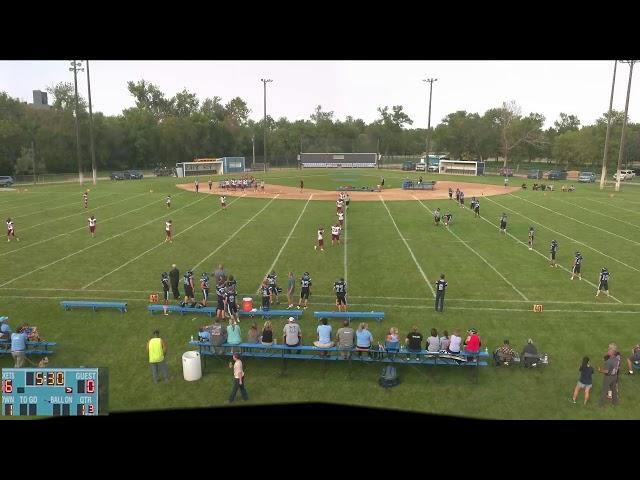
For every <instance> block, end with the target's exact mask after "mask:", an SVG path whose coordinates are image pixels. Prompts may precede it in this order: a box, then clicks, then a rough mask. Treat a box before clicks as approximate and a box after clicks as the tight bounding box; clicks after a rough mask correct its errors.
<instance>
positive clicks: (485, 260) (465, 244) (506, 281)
mask: <svg viewBox="0 0 640 480" xmlns="http://www.w3.org/2000/svg"><path fill="white" fill-rule="evenodd" d="M411 196H412V197H413V198H414V199H416V200H418V198H416V197H415V196H413V195H411ZM418 203H419V204H420V205H421V206H422V207H423V208H425V209H426V210H427V211H428V212H429V213H431V214H432V215H433V211H432V210H431V209H430V208H429V207H427V206H426V205H425V204H424V203H422V202H421V201H420V200H418ZM446 230H447V231H448V232H449V233H450V234H451V235H453V236H454V237H456V238H457V239H458V240H459V241H460V242H462V244H463V245H464V246H465V247H467V248H468V249H469V250H471V251H472V252H473V253H475V254H476V255H477V256H478V258H480V260H482V261H483V262H484V263H485V264H486V265H487V266H488V267H489V268H491V270H493V271H494V272H496V273H497V274H498V276H499V277H500V278H501V279H502V280H504V282H505V283H506V284H507V285H509V286H510V287H511V288H512V289H513V290H514V291H515V292H516V293H517V294H518V295H520V297H522V299H523V300H526V301H527V302H528V301H530V300H529V299H528V298H527V296H526V295H525V294H524V293H522V292H521V291H520V290H518V289H517V288H516V286H515V285H514V284H513V283H511V282H510V281H509V280H507V278H506V277H505V276H504V275H502V274H501V273H500V272H499V271H498V270H497V269H496V268H495V267H494V266H493V265H492V264H491V263H490V262H489V261H488V260H487V259H486V258H484V257H483V256H482V255H480V254H479V253H478V252H477V251H476V250H474V249H473V248H472V247H471V246H470V245H468V244H467V243H466V242H465V241H464V240H462V239H461V238H460V237H459V236H458V235H456V234H455V233H454V231H453V230H452V229H451V228H447V229H446Z"/></svg>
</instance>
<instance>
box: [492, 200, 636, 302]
mask: <svg viewBox="0 0 640 480" xmlns="http://www.w3.org/2000/svg"><path fill="white" fill-rule="evenodd" d="M496 203H497V202H496ZM498 205H500V204H498ZM501 206H502V205H501ZM503 208H507V207H503ZM507 210H510V209H507ZM511 211H512V212H515V211H514V210H511ZM515 213H518V212H515ZM518 215H521V214H518ZM480 218H482V220H484V221H485V222H487V223H488V224H489V225H491V226H492V227H494V228H497V229H498V230H500V227H498V226H497V225H494V224H493V223H491V222H490V221H489V220H487V219H486V218H484V217H480ZM525 218H527V217H525ZM529 220H531V219H529ZM531 221H533V220H531ZM534 223H535V222H534ZM538 225H541V224H538ZM542 227H544V225H542ZM544 228H547V227H544ZM547 229H548V228H547ZM548 230H550V229H548ZM551 231H553V230H551ZM506 234H507V235H509V236H510V237H511V238H513V239H514V240H515V241H516V242H518V243H519V244H521V245H522V246H523V247H527V248H529V245H527V244H526V243H524V242H523V241H522V240H520V239H519V238H516V237H514V236H513V235H512V234H511V233H509V232H506ZM560 235H562V234H560ZM532 251H533V252H535V253H536V254H538V255H540V256H541V257H542V258H544V259H545V260H549V258H548V257H547V256H546V255H544V254H543V253H540V252H539V251H538V250H536V249H535V248H534V249H533V250H532ZM557 265H558V266H559V267H560V268H561V269H562V270H564V271H565V272H567V273H571V270H569V269H568V268H567V267H565V266H564V265H561V264H559V263H557ZM583 281H584V282H586V283H587V284H588V285H591V286H592V287H593V288H595V289H597V288H598V286H597V285H596V284H595V283H592V282H590V281H589V280H588V279H586V278H585V279H584V280H583ZM610 297H611V298H612V299H613V300H614V301H615V302H618V303H622V302H621V301H620V300H618V299H617V298H616V297H614V296H613V295H610ZM547 303H550V302H547ZM563 303H571V302H563ZM629 305H630V304H629Z"/></svg>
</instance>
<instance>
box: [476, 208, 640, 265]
mask: <svg viewBox="0 0 640 480" xmlns="http://www.w3.org/2000/svg"><path fill="white" fill-rule="evenodd" d="M484 198H485V199H487V200H488V201H490V202H492V203H495V204H496V205H498V206H499V207H502V208H503V209H504V210H508V211H510V212H513V213H515V214H516V215H520V216H521V217H522V218H526V219H527V220H529V221H530V222H531V223H533V224H535V225H539V226H541V227H542V228H544V229H546V230H549V231H550V232H553V233H555V234H556V235H560V236H561V237H564V238H566V239H568V240H571V241H572V242H575V243H577V244H578V245H582V246H584V247H587V248H588V249H589V250H593V251H594V252H596V253H599V254H600V255H602V256H603V257H607V258H609V259H611V260H613V261H614V262H616V263H619V264H620V265H624V266H625V267H627V268H629V269H631V270H634V271H636V272H640V270H638V269H637V268H635V267H632V266H631V265H627V264H626V263H624V262H623V261H621V260H618V259H617V258H615V257H612V256H610V255H607V254H606V253H604V252H601V251H600V250H597V249H595V248H593V247H591V246H589V245H587V244H586V243H583V242H581V241H579V240H576V239H575V238H572V237H570V236H568V235H565V234H564V233H560V232H557V231H556V230H553V229H552V228H549V227H547V226H546V225H543V224H542V223H540V222H537V221H535V220H533V219H532V218H529V217H527V216H526V215H523V214H522V213H520V212H517V211H515V210H513V209H512V208H509V207H505V206H504V205H502V204H501V203H498V202H496V201H495V200H492V199H491V198H489V197H484Z"/></svg>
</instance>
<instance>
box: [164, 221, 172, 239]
mask: <svg viewBox="0 0 640 480" xmlns="http://www.w3.org/2000/svg"><path fill="white" fill-rule="evenodd" d="M172 227H173V225H172V223H171V220H167V221H166V222H164V236H165V238H164V243H167V242H169V243H173V239H172V238H171V228H172Z"/></svg>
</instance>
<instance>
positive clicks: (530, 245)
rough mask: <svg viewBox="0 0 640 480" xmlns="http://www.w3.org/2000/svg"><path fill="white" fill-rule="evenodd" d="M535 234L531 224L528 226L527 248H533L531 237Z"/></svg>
mask: <svg viewBox="0 0 640 480" xmlns="http://www.w3.org/2000/svg"><path fill="white" fill-rule="evenodd" d="M535 235H536V232H535V231H534V230H533V226H531V227H529V240H528V243H529V250H533V239H534V237H535Z"/></svg>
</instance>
